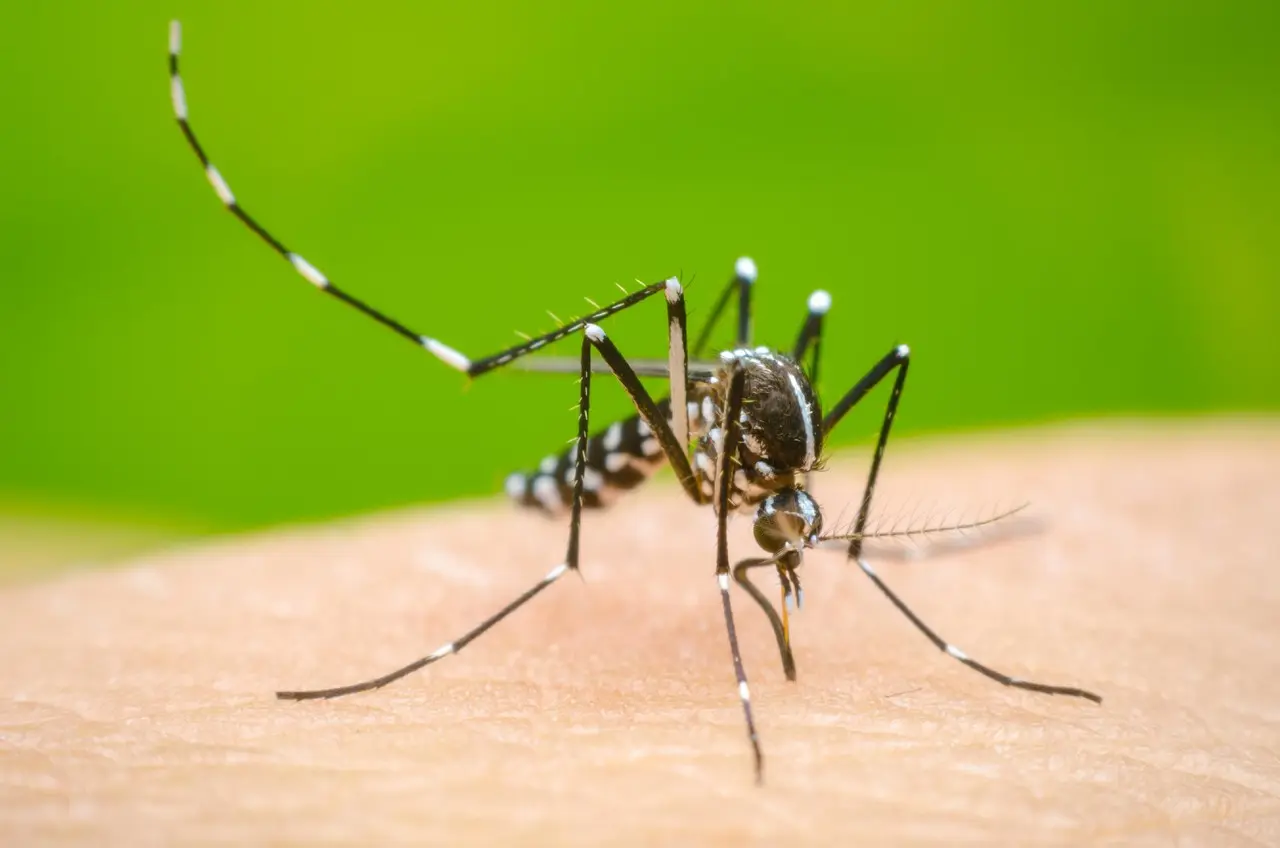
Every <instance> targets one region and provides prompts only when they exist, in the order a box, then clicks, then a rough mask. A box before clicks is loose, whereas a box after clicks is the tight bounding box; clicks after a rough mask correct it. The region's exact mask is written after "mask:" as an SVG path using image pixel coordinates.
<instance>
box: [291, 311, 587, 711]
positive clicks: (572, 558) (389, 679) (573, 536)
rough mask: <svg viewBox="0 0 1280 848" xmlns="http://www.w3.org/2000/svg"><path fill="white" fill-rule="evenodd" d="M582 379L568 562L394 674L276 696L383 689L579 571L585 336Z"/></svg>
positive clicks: (301, 697) (584, 437)
mask: <svg viewBox="0 0 1280 848" xmlns="http://www.w3.org/2000/svg"><path fill="white" fill-rule="evenodd" d="M581 363H582V380H581V383H580V388H579V395H578V440H577V446H578V450H577V465H576V473H575V474H574V479H573V506H572V509H571V512H570V518H569V544H568V547H567V549H566V550H565V555H564V562H563V563H561V564H560V565H557V566H556V567H555V568H553V569H551V571H550V572H548V573H547V576H546V577H544V578H542V579H541V580H540V581H538V582H537V583H536V584H535V585H534V586H532V587H531V588H529V589H527V590H526V591H525V592H524V593H522V594H521V595H520V597H518V598H516V599H515V600H514V601H512V602H511V603H509V604H507V605H506V606H505V607H503V608H502V609H501V610H499V611H498V612H497V613H496V614H495V615H492V616H490V617H489V618H487V619H485V620H484V621H483V622H481V623H480V624H479V625H478V626H477V627H475V628H473V629H471V630H469V631H467V633H466V634H464V635H463V636H462V637H461V638H459V639H456V640H454V641H452V642H447V643H445V644H444V645H442V646H441V647H440V648H438V649H437V650H436V651H435V652H434V653H432V654H429V655H428V656H425V657H423V658H422V659H419V660H415V661H413V662H411V663H409V664H408V665H406V666H404V667H403V668H399V669H396V670H395V671H393V672H391V673H390V674H384V675H383V676H381V677H376V678H374V679H373V680H366V681H364V682H362V683H353V684H351V685H349V686H338V687H336V688H333V689H315V690H309V691H293V692H277V693H276V697H277V698H281V699H283V700H289V701H305V700H312V699H316V698H336V697H338V696H340V695H351V694H354V693H356V692H366V691H368V690H370V689H379V688H381V687H383V686H386V685H387V684H388V683H393V682H395V681H396V680H399V679H400V678H402V677H404V676H406V675H408V674H412V673H413V672H415V671H417V670H418V669H421V668H425V667H426V666H428V665H431V664H432V663H433V662H435V661H436V660H439V659H443V658H444V657H447V656H449V655H450V654H456V653H458V652H459V651H461V650H462V649H463V648H465V647H466V646H467V644H468V643H470V642H471V641H472V640H473V639H475V638H477V637H478V636H480V634H482V633H484V632H485V631H486V630H488V629H489V628H490V627H492V626H493V625H495V624H497V623H498V622H499V621H502V619H504V618H506V617H507V616H508V615H510V614H511V613H513V612H515V611H516V610H517V609H519V608H520V607H522V606H524V605H525V604H526V603H528V602H529V601H530V600H532V599H533V597H534V596H535V595H537V594H538V593H539V592H541V591H542V590H543V589H545V588H547V587H548V586H550V585H551V584H552V583H554V582H555V581H557V580H559V579H560V577H561V576H563V575H564V573H565V572H566V571H577V570H578V538H579V535H580V531H581V526H582V487H583V479H584V477H585V474H586V459H587V450H586V447H587V433H588V429H589V426H590V417H591V342H590V340H589V339H588V338H586V337H585V336H584V337H583V339H582V359H581Z"/></svg>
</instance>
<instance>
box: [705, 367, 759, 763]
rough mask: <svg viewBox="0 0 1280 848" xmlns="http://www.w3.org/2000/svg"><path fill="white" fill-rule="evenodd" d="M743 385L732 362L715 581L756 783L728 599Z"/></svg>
mask: <svg viewBox="0 0 1280 848" xmlns="http://www.w3.org/2000/svg"><path fill="white" fill-rule="evenodd" d="M745 385H746V373H745V372H744V371H742V369H741V368H739V367H737V366H736V364H735V365H734V366H733V370H732V374H731V376H730V382H729V396H728V399H727V401H726V403H725V411H724V418H723V421H724V425H723V426H724V434H723V439H724V441H723V443H722V444H721V445H720V456H719V461H720V467H719V469H718V473H717V475H716V488H715V498H716V501H715V508H716V583H717V584H718V585H719V586H720V601H721V603H722V605H723V606H724V626H725V631H726V632H727V633H728V635H729V653H730V655H731V656H732V657H733V673H734V676H735V677H736V678H737V681H738V698H739V699H740V700H741V701H742V714H743V717H744V718H745V719H746V722H747V738H748V739H750V740H751V750H752V753H753V754H754V755H755V767H756V783H757V784H759V783H762V782H763V781H764V755H763V754H762V753H761V751H760V736H759V734H757V733H756V722H755V718H754V717H753V716H752V714H751V689H750V687H748V686H747V673H746V671H745V670H744V669H743V667H742V651H741V650H740V649H739V648H738V633H737V631H736V630H735V628H734V626H733V605H732V603H731V602H730V599H729V537H728V532H727V527H728V520H729V490H730V489H731V488H732V486H731V485H730V481H731V480H732V479H733V472H734V470H735V469H734V463H735V462H736V460H737V457H738V445H739V442H740V441H741V439H742V428H741V426H740V425H739V423H738V415H739V414H740V413H741V411H742V394H743V389H744V387H745Z"/></svg>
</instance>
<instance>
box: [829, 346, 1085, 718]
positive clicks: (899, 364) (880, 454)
mask: <svg viewBox="0 0 1280 848" xmlns="http://www.w3.org/2000/svg"><path fill="white" fill-rule="evenodd" d="M909 356H910V352H909V351H908V349H907V346H906V345H899V346H898V347H896V348H894V349H893V350H892V351H890V352H889V353H888V354H886V355H885V357H884V358H883V359H881V360H880V362H878V363H877V364H876V366H875V367H874V368H872V369H871V371H870V372H869V373H868V374H867V375H866V376H865V377H863V378H862V379H861V380H859V381H858V383H857V385H855V386H854V387H853V388H852V389H850V390H849V392H848V393H847V394H846V395H845V396H844V397H843V398H841V400H840V402H839V403H837V404H836V406H835V408H834V409H832V410H831V412H830V413H828V415H827V417H826V418H825V419H824V420H823V422H822V426H823V429H824V431H825V432H828V433H829V432H831V428H833V427H835V425H836V424H838V423H839V422H840V419H841V418H843V417H844V415H845V413H846V412H848V411H849V409H850V408H851V407H852V406H853V405H854V404H856V403H857V402H858V401H859V400H861V399H862V398H863V396H865V395H866V393H867V392H869V391H870V390H871V389H872V388H874V387H875V386H876V384H878V383H879V382H880V381H881V380H883V379H884V378H885V376H886V375H888V374H889V372H890V371H892V370H893V369H895V368H897V369H898V376H897V378H896V379H895V380H894V383H893V389H892V390H891V392H890V394H889V404H888V407H887V408H886V409H885V415H884V423H883V424H881V426H880V437H879V440H878V441H877V442H876V452H875V455H874V456H873V457H872V460H871V472H870V474H869V476H868V478H867V488H866V490H865V491H864V492H863V495H862V504H861V506H860V507H859V508H858V518H857V522H856V523H855V524H854V529H853V533H854V537H853V539H852V540H850V542H849V558H850V559H854V560H857V562H858V567H859V568H861V569H862V572H863V573H864V574H866V575H867V577H869V578H871V582H873V583H875V584H876V587H877V588H879V589H880V591H881V592H883V593H884V595H885V597H887V598H888V599H889V601H890V602H891V603H892V604H893V605H894V606H895V607H897V608H898V610H899V612H901V613H902V614H903V615H905V616H906V617H907V619H908V620H910V622H911V623H912V624H914V625H915V626H916V629H918V630H919V631H920V632H921V633H923V634H924V635H925V637H926V638H928V640H929V641H930V642H932V643H933V644H934V646H935V647H937V648H938V650H940V651H942V652H943V653H945V654H947V655H948V656H950V657H953V658H955V659H957V660H959V661H960V662H962V663H964V664H965V665H967V666H969V668H972V669H973V670H974V671H977V672H978V673H980V674H983V675H985V676H986V677H989V678H991V679H992V680H994V681H996V682H997V683H1002V684H1004V685H1005V686H1012V687H1015V688H1018V689H1029V690H1031V691H1032V692H1044V693H1047V694H1050V695H1069V696H1071V697H1075V698H1085V699H1087V700H1090V701H1093V702H1094V703H1098V704H1100V703H1102V698H1101V697H1100V696H1098V695H1096V694H1094V693H1093V692H1089V691H1087V690H1085V689H1079V688H1076V687H1074V686H1051V685H1048V684H1044V683H1036V682H1034V681H1030V680H1023V679H1021V678H1017V677H1010V676H1009V675H1007V674H1004V673H1002V672H999V671H996V670H995V669H993V668H991V667H990V666H986V665H983V664H982V663H980V662H978V661H977V660H974V659H970V658H969V655H968V654H966V653H965V652H964V651H962V650H960V649H959V648H957V647H956V646H955V645H952V644H950V643H948V642H947V641H946V640H945V639H943V638H942V637H941V636H939V635H938V634H937V633H935V632H934V631H933V630H932V629H931V628H930V627H929V625H927V624H925V623H924V621H922V620H921V619H920V617H919V616H917V615H916V614H915V613H914V612H912V611H911V608H910V607H908V606H907V605H906V604H905V603H904V602H903V601H902V599H901V598H899V597H898V596H897V594H895V593H894V591H893V590H892V589H890V588H889V587H888V585H887V584H885V582H884V581H883V580H881V579H880V576H879V575H878V574H876V571H875V569H873V568H872V567H871V565H870V564H869V563H868V562H867V561H866V560H865V559H863V558H862V543H863V540H864V538H865V536H864V534H865V531H866V525H867V514H868V513H869V512H870V510H871V495H872V493H873V492H874V490H875V485H876V478H877V476H878V475H879V473H880V462H881V460H882V459H883V458H884V448H885V443H886V442H887V441H888V439H889V429H890V427H892V426H893V419H894V416H895V415H896V414H897V411H898V401H899V400H900V399H901V397H902V386H903V383H904V382H905V381H906V378H907V364H908V358H909Z"/></svg>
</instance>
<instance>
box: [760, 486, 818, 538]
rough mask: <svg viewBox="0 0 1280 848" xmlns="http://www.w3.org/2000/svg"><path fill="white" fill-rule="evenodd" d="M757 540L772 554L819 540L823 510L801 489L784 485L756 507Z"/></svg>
mask: <svg viewBox="0 0 1280 848" xmlns="http://www.w3.org/2000/svg"><path fill="white" fill-rule="evenodd" d="M754 532H755V537H756V544H758V545H760V547H762V548H764V549H765V550H766V551H768V552H769V553H770V554H778V553H781V552H782V551H785V550H791V551H800V550H802V549H804V548H805V547H808V546H809V545H812V544H814V543H816V542H817V540H818V534H819V533H821V532H822V512H821V510H819V509H818V504H817V502H816V501H815V500H814V499H813V498H811V497H809V495H808V494H806V493H805V492H804V490H802V489H793V488H788V489H783V490H781V491H778V492H774V493H773V494H771V495H769V496H768V497H766V498H765V499H764V500H762V501H761V502H760V506H759V508H758V509H757V510H756V521H755V528H754Z"/></svg>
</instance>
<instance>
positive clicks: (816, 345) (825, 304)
mask: <svg viewBox="0 0 1280 848" xmlns="http://www.w3.org/2000/svg"><path fill="white" fill-rule="evenodd" d="M808 308H809V312H808V314H807V315H805V319H804V324H802V325H801V326H800V335H799V336H798V337H797V338H796V346H795V347H794V348H793V349H792V353H791V358H792V359H794V360H795V361H796V362H798V363H800V367H801V368H804V369H805V374H806V376H808V378H809V385H811V386H813V389H814V391H817V390H818V366H819V364H820V363H821V361H822V323H823V319H825V318H826V315H827V312H828V310H830V309H831V295H830V294H828V293H827V292H825V291H823V290H822V289H818V290H817V291H815V292H814V293H813V294H811V295H809V303H808ZM806 353H809V366H808V367H807V368H805V364H804V357H805V354H806ZM804 487H805V488H806V489H808V490H809V491H813V473H812V472H809V473H806V474H805V475H804Z"/></svg>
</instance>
